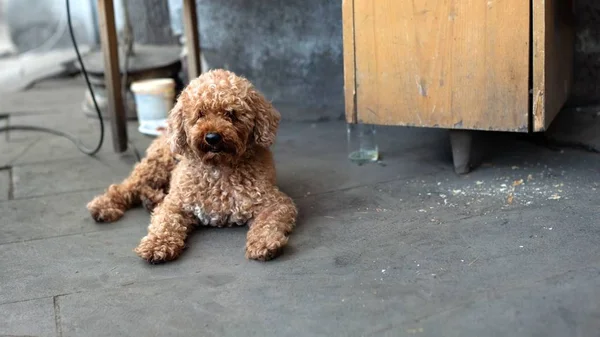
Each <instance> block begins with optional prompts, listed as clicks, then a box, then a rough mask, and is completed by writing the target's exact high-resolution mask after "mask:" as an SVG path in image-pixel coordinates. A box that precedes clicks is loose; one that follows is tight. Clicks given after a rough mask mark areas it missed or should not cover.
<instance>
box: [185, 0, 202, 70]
mask: <svg viewBox="0 0 600 337" xmlns="http://www.w3.org/2000/svg"><path fill="white" fill-rule="evenodd" d="M196 13H197V12H196V1H195V0H184V1H183V22H184V26H185V45H186V47H187V59H188V79H189V80H190V81H191V80H193V79H195V78H196V77H198V76H200V74H201V73H202V64H201V63H200V37H199V34H198V16H197V15H196Z"/></svg>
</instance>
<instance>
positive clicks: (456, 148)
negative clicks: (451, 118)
mask: <svg viewBox="0 0 600 337" xmlns="http://www.w3.org/2000/svg"><path fill="white" fill-rule="evenodd" d="M450 144H451V146H452V160H453V161H454V172H456V173H457V174H467V173H469V172H471V168H472V167H473V166H474V165H473V132H472V131H469V130H450Z"/></svg>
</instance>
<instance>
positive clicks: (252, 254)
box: [246, 229, 288, 261]
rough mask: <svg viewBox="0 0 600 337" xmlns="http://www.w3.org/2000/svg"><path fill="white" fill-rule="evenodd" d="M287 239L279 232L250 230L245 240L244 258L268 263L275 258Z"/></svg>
mask: <svg viewBox="0 0 600 337" xmlns="http://www.w3.org/2000/svg"><path fill="white" fill-rule="evenodd" d="M287 242H288V237H287V236H286V235H285V234H283V233H282V232H280V231H264V230H263V231H253V230H252V229H250V232H248V238H247V240H246V258H248V259H252V260H258V261H268V260H271V259H273V258H275V257H277V256H278V255H279V254H280V253H281V250H282V249H283V246H285V245H286V243H287Z"/></svg>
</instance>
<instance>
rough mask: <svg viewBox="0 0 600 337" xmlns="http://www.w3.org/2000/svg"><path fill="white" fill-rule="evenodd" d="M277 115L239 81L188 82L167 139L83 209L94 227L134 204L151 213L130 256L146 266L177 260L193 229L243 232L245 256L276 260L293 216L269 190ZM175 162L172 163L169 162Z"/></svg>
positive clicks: (223, 77)
mask: <svg viewBox="0 0 600 337" xmlns="http://www.w3.org/2000/svg"><path fill="white" fill-rule="evenodd" d="M279 120H280V114H279V112H277V110H275V108H274V107H273V106H272V105H271V103H269V102H268V101H267V100H266V99H265V98H264V97H263V95H262V94H261V93H259V92H258V91H257V90H256V89H255V88H254V87H253V86H252V84H251V83H250V82H249V81H248V80H246V79H245V78H242V77H239V76H237V75H235V74H234V73H232V72H229V71H225V70H213V71H210V72H207V73H204V74H203V75H201V76H200V77H198V78H197V79H195V80H193V81H192V82H191V83H190V84H189V85H188V86H187V87H186V88H185V89H184V90H183V92H182V93H181V95H180V96H179V98H178V100H177V103H176V104H175V106H174V108H173V109H172V110H171V112H170V113H169V117H168V121H167V122H168V127H167V135H166V136H161V137H158V138H157V139H156V140H155V141H154V142H153V143H152V145H151V146H150V147H149V148H148V151H147V155H146V157H145V158H144V159H143V160H142V161H141V162H140V163H139V164H137V165H136V166H135V168H134V169H133V172H132V173H131V175H130V176H129V177H128V178H127V179H125V180H124V181H123V182H122V183H121V184H117V185H111V186H110V187H109V188H108V190H107V191H106V193H105V194H103V195H100V196H98V197H96V198H95V199H94V200H92V201H91V202H90V203H89V204H88V209H89V211H90V213H91V214H92V217H93V218H94V219H95V220H96V221H99V222H111V221H115V220H117V219H119V218H120V217H121V216H122V215H123V214H124V212H125V211H126V210H127V209H129V208H131V207H133V206H135V205H138V204H140V203H143V204H144V206H145V207H146V208H148V209H150V210H152V209H153V211H152V217H151V221H150V226H149V227H148V235H146V236H145V237H144V238H142V240H141V242H140V244H139V245H138V247H137V248H136V249H135V252H136V253H137V254H138V255H139V256H140V257H141V258H143V259H145V260H147V261H149V262H151V263H159V262H164V261H169V260H174V259H176V258H177V257H178V256H179V255H180V254H181V252H182V251H183V249H184V247H185V240H186V237H187V236H188V234H189V233H190V231H192V229H194V227H195V226H196V225H204V226H218V227H225V226H234V225H235V226H242V225H246V224H247V225H248V226H249V230H248V235H247V239H246V257H247V258H249V259H256V260H261V261H266V260H270V259H272V258H274V257H276V256H277V255H278V254H279V253H280V251H281V249H282V248H283V246H285V244H286V243H287V241H288V235H289V234H290V233H291V231H292V229H293V227H294V225H295V221H296V216H297V209H296V206H295V205H294V202H293V201H292V199H291V198H290V197H288V196H287V195H286V194H284V193H283V192H281V191H280V190H279V189H278V188H277V186H276V185H275V165H274V162H273V156H272V154H271V151H270V150H269V147H270V146H271V145H272V144H273V142H274V141H275V135H276V132H277V127H278V125H279ZM175 156H177V159H176V158H175Z"/></svg>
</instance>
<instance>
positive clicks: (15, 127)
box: [0, 0, 140, 161]
mask: <svg viewBox="0 0 600 337" xmlns="http://www.w3.org/2000/svg"><path fill="white" fill-rule="evenodd" d="M65 4H66V10H67V25H68V27H69V35H71V42H72V43H73V48H74V49H75V54H77V60H78V61H79V66H80V67H81V72H82V73H83V77H84V78H85V83H86V84H87V87H88V90H89V91H90V94H91V96H92V101H93V102H94V107H95V108H96V114H97V115H98V120H99V122H100V138H99V139H98V144H97V145H96V147H95V148H94V149H92V150H90V149H88V148H87V147H86V146H85V145H84V144H83V142H82V141H81V139H78V138H77V137H75V136H74V135H72V134H70V133H67V132H63V131H59V130H54V129H50V128H45V127H41V126H32V125H9V126H4V127H0V132H3V131H9V130H12V131H14V130H19V131H39V132H46V133H49V134H53V135H56V136H60V137H64V138H66V139H68V140H70V141H71V142H72V143H73V144H75V146H77V149H79V151H81V152H83V153H84V154H87V155H89V156H93V155H95V154H96V153H98V151H100V149H101V148H102V144H103V143H104V132H105V130H104V119H103V118H102V113H101V112H100V107H99V106H98V102H97V101H96V95H95V94H94V90H93V89H92V84H91V82H90V79H89V77H88V73H87V70H86V69H85V65H84V64H83V59H82V58H81V53H80V52H79V47H78V46H77V41H76V40H75V33H74V32H73V23H72V22H71V6H70V1H69V0H65ZM126 70H127V69H125V71H126ZM129 145H130V147H131V148H132V149H133V152H134V154H135V156H136V158H137V160H138V161H139V160H140V155H139V153H138V151H137V149H136V148H135V147H134V146H133V145H132V144H131V143H129Z"/></svg>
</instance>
